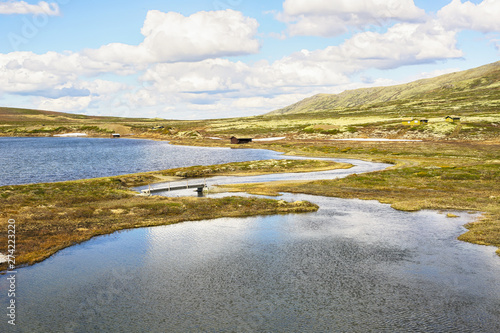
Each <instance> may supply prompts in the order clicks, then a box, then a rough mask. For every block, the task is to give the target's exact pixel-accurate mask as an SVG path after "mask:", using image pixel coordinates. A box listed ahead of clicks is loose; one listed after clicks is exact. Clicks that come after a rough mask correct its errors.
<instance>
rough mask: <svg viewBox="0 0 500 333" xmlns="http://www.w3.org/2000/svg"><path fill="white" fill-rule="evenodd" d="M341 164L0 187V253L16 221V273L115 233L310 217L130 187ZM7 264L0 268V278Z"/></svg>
mask: <svg viewBox="0 0 500 333" xmlns="http://www.w3.org/2000/svg"><path fill="white" fill-rule="evenodd" d="M349 167H351V165H349V164H346V163H335V162H331V161H311V160H267V161H251V162H236V163H227V164H223V165H217V166H193V167H187V168H177V169H170V170H164V171H157V172H145V173H138V174H131V175H121V176H115V177H104V178H97V179H88V180H78V181H67V182H56V183H39V184H29V185H15V186H3V187H1V190H2V193H1V196H0V205H1V206H2V208H3V210H2V212H1V216H2V222H1V226H0V227H1V228H2V229H1V231H0V247H1V248H7V239H8V237H7V225H6V222H7V220H8V219H13V220H15V221H16V234H17V235H18V237H17V240H16V242H17V243H16V245H17V246H16V249H17V251H16V265H17V266H21V265H31V264H34V263H36V262H40V261H42V260H44V259H46V258H48V257H50V256H51V255H53V254H54V253H56V252H57V251H59V250H61V249H63V248H66V247H68V246H71V245H74V244H77V243H81V242H83V241H86V240H88V239H90V238H92V237H95V236H98V235H103V234H110V233H113V232H115V231H118V230H123V229H130V228H139V227H147V226H157V225H166V224H172V223H178V222H183V221H193V220H205V219H214V218H219V217H245V216H255V215H270V214H288V213H304V212H313V211H316V210H317V209H318V206H316V205H314V204H311V203H309V202H292V203H289V202H285V201H282V200H271V199H259V198H243V197H228V198H220V199H211V198H165V197H159V196H151V197H144V196H138V195H137V193H136V192H135V191H132V190H130V188H129V187H131V186H138V185H141V184H148V183H155V182H160V181H165V180H167V179H171V180H174V179H179V178H186V177H194V176H203V177H209V176H213V175H244V174H245V175H254V174H266V173H274V172H277V171H279V172H309V171H320V170H332V169H336V168H349ZM6 267H7V264H6V263H2V264H0V270H4V269H6Z"/></svg>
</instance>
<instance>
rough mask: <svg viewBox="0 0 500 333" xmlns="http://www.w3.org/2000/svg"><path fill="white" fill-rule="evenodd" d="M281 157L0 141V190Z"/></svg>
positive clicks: (109, 142)
mask: <svg viewBox="0 0 500 333" xmlns="http://www.w3.org/2000/svg"><path fill="white" fill-rule="evenodd" d="M272 158H282V157H280V153H277V152H274V151H270V150H263V149H229V148H204V147H187V146H173V145H170V144H169V143H168V142H164V141H151V140H136V139H100V138H2V137H0V170H1V172H0V186H2V185H14V184H28V183H41V182H55V181H64V180H75V179H83V178H94V177H105V176H114V175H121V174H128V173H135V172H145V171H155V170H164V169H170V168H178V167H186V166H192V165H211V164H222V163H229V162H243V161H252V160H265V159H272Z"/></svg>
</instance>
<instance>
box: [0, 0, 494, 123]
mask: <svg viewBox="0 0 500 333" xmlns="http://www.w3.org/2000/svg"><path fill="white" fill-rule="evenodd" d="M499 17H500V1H499V0H482V1H481V0H471V1H464V0H415V1H413V0H265V1H259V0H252V1H251V0H183V1H170V0H163V1H161V0H141V1H126V0H120V1H118V0H99V1H97V0H85V1H83V0H51V1H14V0H7V1H5V0H0V31H1V32H2V33H0V106H6V107H22V108H31V109H41V110H51V111H62V112H70V113H80V114H87V115H101V116H123V117H148V118H155V117H158V118H164V119H213V118H224V117H240V116H252V115H259V114H264V113H267V112H270V111H273V110H276V109H279V108H282V107H285V106H288V105H290V104H293V103H295V102H297V101H300V100H302V99H304V98H306V97H310V96H312V95H315V94H318V93H340V92H342V91H344V90H350V89H356V88H361V87H373V86H387V85H394V84H400V83H406V82H410V81H414V80H417V79H421V78H428V77H434V76H438V75H441V74H446V73H450V72H456V71H460V70H466V69H470V68H474V67H478V66H481V65H485V64H488V63H492V62H495V61H498V60H499V56H500V19H499Z"/></svg>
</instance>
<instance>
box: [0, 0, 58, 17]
mask: <svg viewBox="0 0 500 333" xmlns="http://www.w3.org/2000/svg"><path fill="white" fill-rule="evenodd" d="M0 14H7V15H11V14H34V15H42V14H45V15H50V16H54V15H60V10H59V5H58V4H57V3H54V2H53V3H47V2H45V1H40V2H39V3H38V4H37V5H30V4H29V3H27V2H26V1H6V2H5V1H4V2H0Z"/></svg>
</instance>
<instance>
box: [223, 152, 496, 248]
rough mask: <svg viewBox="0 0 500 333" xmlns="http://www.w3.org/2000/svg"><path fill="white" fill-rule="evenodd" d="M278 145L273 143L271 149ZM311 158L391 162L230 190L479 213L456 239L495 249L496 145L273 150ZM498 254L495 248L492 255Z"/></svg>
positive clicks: (411, 208) (396, 206) (400, 208)
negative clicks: (362, 170)
mask: <svg viewBox="0 0 500 333" xmlns="http://www.w3.org/2000/svg"><path fill="white" fill-rule="evenodd" d="M276 145H277V144H276ZM275 148H277V150H282V151H285V150H288V151H289V152H292V153H295V154H297V153H302V154H309V155H312V156H337V157H351V158H362V159H368V160H378V161H384V162H390V163H393V164H394V165H395V166H394V167H392V168H389V169H388V170H384V171H379V172H372V173H368V174H362V175H352V176H349V177H347V178H343V179H336V180H320V181H312V182H299V183H297V182H280V183H266V184H243V185H231V186H228V189H229V190H231V191H246V192H250V193H255V194H266V195H278V194H279V193H280V192H292V193H306V194H313V195H322V196H333V197H342V198H359V199H367V200H378V201H380V202H382V203H389V204H391V205H392V207H393V208H395V209H399V210H405V211H416V210H420V209H434V210H463V211H478V212H483V213H484V214H483V217H482V218H481V219H480V220H479V221H477V222H475V223H471V224H469V225H467V226H466V227H467V228H468V229H469V232H467V233H465V234H464V235H462V236H460V238H459V239H460V240H463V241H467V242H471V243H476V244H482V245H494V246H497V247H499V248H500V187H499V185H498V180H499V179H500V144H493V143H490V144H485V143H471V142H446V143H442V142H441V143H438V142H412V143H396V142H387V143H380V142H378V143H369V142H363V143H353V142H350V143H340V144H338V143H336V144H332V143H330V144H329V145H328V144H326V143H323V144H318V143H317V142H311V143H309V144H304V143H302V144H301V145H300V146H299V145H290V146H287V147H283V146H282V147H280V148H278V147H275ZM497 254H499V255H500V249H499V250H498V251H497Z"/></svg>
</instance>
